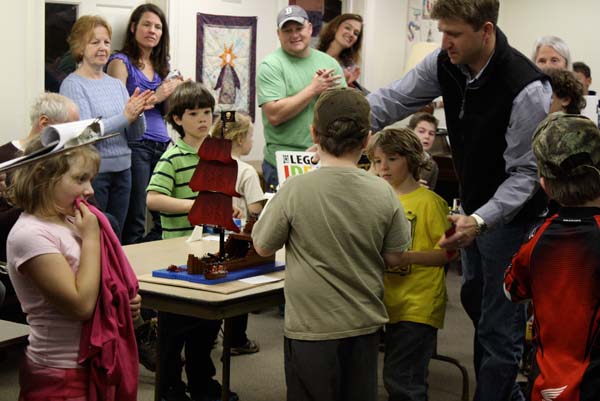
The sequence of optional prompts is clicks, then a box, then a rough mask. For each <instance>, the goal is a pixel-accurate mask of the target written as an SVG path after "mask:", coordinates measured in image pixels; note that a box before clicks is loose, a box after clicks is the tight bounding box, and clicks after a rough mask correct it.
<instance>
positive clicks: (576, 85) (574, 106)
mask: <svg viewBox="0 0 600 401" xmlns="http://www.w3.org/2000/svg"><path fill="white" fill-rule="evenodd" d="M544 72H545V73H546V74H547V75H548V76H549V77H550V83H551V84H552V92H553V94H554V96H556V97H558V98H559V99H570V102H569V104H568V105H567V106H566V108H565V112H566V113H568V114H579V113H580V112H581V109H583V108H585V98H584V97H583V85H582V84H581V82H579V81H578V80H577V78H576V77H575V74H573V72H571V71H567V70H560V69H556V68H547V69H544Z"/></svg>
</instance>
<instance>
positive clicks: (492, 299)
mask: <svg viewBox="0 0 600 401" xmlns="http://www.w3.org/2000/svg"><path fill="white" fill-rule="evenodd" d="M530 227H531V223H524V222H522V223H514V222H513V223H510V224H506V225H501V226H500V227H497V228H494V229H493V230H491V231H489V232H486V233H484V234H483V235H481V236H479V237H477V238H476V239H475V241H474V242H473V244H472V245H471V246H469V247H467V248H464V249H463V250H462V252H461V256H462V270H463V285H462V288H461V302H462V304H463V307H464V308H465V311H466V312H467V314H468V315H469V317H470V318H471V320H472V321H473V324H474V326H475V341H474V343H475V344H474V348H475V349H474V359H475V361H474V362H475V375H476V378H477V388H476V390H475V398H474V400H475V401H507V400H513V401H516V400H524V399H525V398H524V396H523V394H522V392H521V390H520V389H519V386H518V385H517V384H516V382H515V379H516V377H517V371H518V365H519V361H520V359H521V355H522V353H523V344H524V336H525V320H526V318H525V305H522V304H514V303H512V302H510V301H509V300H508V299H507V298H506V296H505V295H504V287H503V286H504V272H505V270H506V268H507V267H508V265H509V264H510V262H511V259H512V256H513V255H514V254H515V253H516V252H517V250H518V249H519V247H520V246H521V244H522V243H523V240H524V239H525V235H526V233H527V232H528V230H529V229H530Z"/></svg>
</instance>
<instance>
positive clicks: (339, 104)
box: [313, 88, 371, 134]
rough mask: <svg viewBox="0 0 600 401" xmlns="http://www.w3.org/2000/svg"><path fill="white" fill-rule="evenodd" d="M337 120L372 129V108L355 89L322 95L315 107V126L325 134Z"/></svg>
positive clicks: (334, 91)
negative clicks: (348, 121)
mask: <svg viewBox="0 0 600 401" xmlns="http://www.w3.org/2000/svg"><path fill="white" fill-rule="evenodd" d="M337 120H351V121H354V122H356V124H357V125H358V126H359V127H361V128H364V129H367V130H368V129H370V127H371V107H370V106H369V102H368V101H367V99H366V98H365V95H364V94H363V93H362V92H361V91H359V90H357V89H354V88H335V89H329V90H326V91H325V92H323V93H321V96H319V99H318V100H317V103H315V107H314V119H313V126H314V127H315V129H316V130H317V132H319V133H321V134H324V133H326V132H327V129H328V128H329V125H330V124H331V123H332V122H334V121H337Z"/></svg>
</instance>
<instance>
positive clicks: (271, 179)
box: [262, 160, 279, 192]
mask: <svg viewBox="0 0 600 401" xmlns="http://www.w3.org/2000/svg"><path fill="white" fill-rule="evenodd" d="M262 174H263V178H264V179H265V192H275V189H276V188H277V185H279V178H278V177H277V168H276V167H275V166H273V165H272V164H270V163H269V162H267V161H266V160H263V162H262Z"/></svg>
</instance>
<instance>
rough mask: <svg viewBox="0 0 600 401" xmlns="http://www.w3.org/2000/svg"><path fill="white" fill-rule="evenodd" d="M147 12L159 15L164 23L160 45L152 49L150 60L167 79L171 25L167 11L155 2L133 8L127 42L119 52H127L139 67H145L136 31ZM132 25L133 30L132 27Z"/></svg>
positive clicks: (156, 69)
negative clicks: (169, 24)
mask: <svg viewBox="0 0 600 401" xmlns="http://www.w3.org/2000/svg"><path fill="white" fill-rule="evenodd" d="M146 12H150V13H154V14H156V15H158V18H160V23H161V24H162V36H161V37H160V41H159V42H158V45H157V46H156V47H155V48H154V49H152V54H150V61H152V66H153V67H154V71H156V72H157V73H158V75H159V76H160V78H161V79H165V77H166V76H167V74H168V73H169V58H170V57H169V26H168V25H167V18H166V17H165V13H163V11H162V10H161V9H160V8H159V7H157V6H155V5H154V4H149V3H147V4H142V5H140V6H138V7H137V8H136V9H135V10H133V12H132V13H131V17H129V22H128V23H127V34H126V35H125V43H124V44H123V48H122V49H121V50H119V52H121V53H124V54H126V55H127V56H128V57H129V60H131V62H132V63H133V64H134V65H135V66H136V67H137V68H139V69H142V68H144V65H143V63H142V62H141V60H140V57H141V51H140V48H139V46H138V43H137V42H136V40H135V31H136V30H137V24H138V23H139V22H140V19H141V18H142V15H144V13H146ZM132 27H133V32H132V29H131V28H132Z"/></svg>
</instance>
